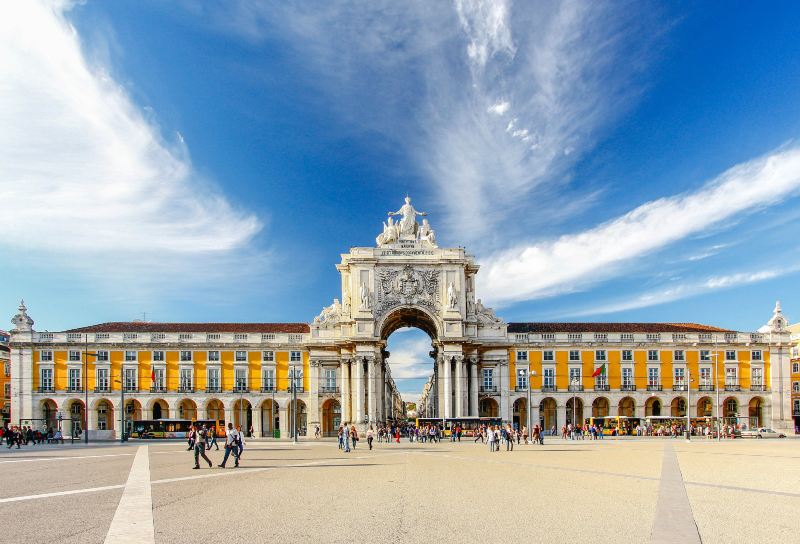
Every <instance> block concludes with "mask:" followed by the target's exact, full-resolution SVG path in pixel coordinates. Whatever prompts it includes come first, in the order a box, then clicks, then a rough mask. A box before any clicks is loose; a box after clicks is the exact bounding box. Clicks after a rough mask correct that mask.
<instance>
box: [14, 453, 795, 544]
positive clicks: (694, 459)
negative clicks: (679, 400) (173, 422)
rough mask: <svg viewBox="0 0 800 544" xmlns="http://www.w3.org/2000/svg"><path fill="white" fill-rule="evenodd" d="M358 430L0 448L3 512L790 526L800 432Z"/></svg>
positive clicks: (545, 529) (300, 538)
mask: <svg viewBox="0 0 800 544" xmlns="http://www.w3.org/2000/svg"><path fill="white" fill-rule="evenodd" d="M365 446H366V445H365V444H362V443H359V445H358V448H356V449H355V450H354V451H353V452H351V453H349V454H345V453H343V452H341V451H339V450H338V448H337V447H336V443H335V442H330V441H319V442H314V441H301V442H300V443H299V444H297V445H292V444H289V443H283V442H272V441H251V442H249V443H248V444H247V446H246V450H245V453H244V456H243V458H242V467H241V468H238V469H234V468H230V467H232V465H233V463H232V462H230V461H229V465H228V466H229V468H227V469H221V468H216V467H215V468H213V469H209V468H207V465H204V466H203V468H202V469H201V470H193V469H192V466H193V459H192V454H191V453H190V452H188V451H186V449H185V443H183V442H163V441H162V442H157V441H152V442H136V441H133V442H131V443H128V444H126V445H122V446H121V445H116V444H97V445H89V446H83V445H81V446H77V445H76V446H69V445H66V446H44V447H41V446H37V447H30V446H29V447H27V448H24V449H22V450H16V449H15V450H7V449H5V448H3V449H2V450H0V481H2V486H0V519H2V520H3V527H4V533H5V534H8V535H18V536H19V537H20V538H23V539H24V540H26V541H27V542H65V543H66V542H75V543H78V542H80V543H90V542H109V543H115V542H137V543H139V542H147V541H150V542H152V541H155V542H158V543H168V542H169V543H171V542H187V543H188V542H197V541H198V540H203V541H205V542H219V541H222V540H227V541H232V542H237V543H238V542H265V541H271V542H347V543H350V542H354V541H355V542H381V543H387V542H439V541H442V542H464V541H466V542H473V541H485V540H500V541H503V542H569V543H573V544H574V543H576V542H615V543H619V542H648V541H649V542H676V543H677V542H681V543H685V542H704V543H728V542H776V541H783V542H798V541H800V534H798V532H797V529H796V521H795V519H796V515H797V512H798V511H800V441H797V440H791V439H786V440H749V441H748V440H735V441H727V442H722V443H717V442H714V441H706V440H693V441H692V442H688V443H687V442H686V441H684V440H682V439H669V438H661V439H623V440H608V439H607V440H603V441H597V442H593V441H563V440H560V439H550V440H546V444H545V446H525V445H521V446H515V448H514V451H513V452H506V451H505V449H503V450H502V451H499V452H495V453H492V452H489V451H488V449H487V448H486V446H483V445H481V444H474V443H472V441H471V440H469V441H466V442H462V443H455V444H454V443H451V442H443V443H441V444H432V445H431V444H409V443H408V442H405V441H404V442H403V443H401V444H389V445H387V444H377V443H376V444H375V449H374V450H373V451H369V450H368V449H367V448H366V447H365ZM209 454H210V457H211V459H212V461H214V464H215V465H216V464H217V463H219V462H220V461H221V460H222V450H220V451H215V450H214V451H211V452H209Z"/></svg>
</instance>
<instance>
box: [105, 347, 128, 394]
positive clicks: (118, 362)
mask: <svg viewBox="0 0 800 544" xmlns="http://www.w3.org/2000/svg"><path fill="white" fill-rule="evenodd" d="M108 359H109V361H111V370H110V371H109V373H110V374H111V376H110V378H109V380H110V381H111V389H112V390H114V391H119V389H120V387H122V384H120V383H117V380H120V381H122V361H123V360H124V359H125V352H124V351H110V352H109V353H108Z"/></svg>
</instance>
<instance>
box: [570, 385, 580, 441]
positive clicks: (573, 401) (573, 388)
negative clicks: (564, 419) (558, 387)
mask: <svg viewBox="0 0 800 544" xmlns="http://www.w3.org/2000/svg"><path fill="white" fill-rule="evenodd" d="M570 383H571V384H572V428H573V429H574V428H575V426H576V425H577V421H575V419H576V418H577V417H578V416H577V409H576V406H575V391H576V390H577V388H578V384H579V383H581V381H580V379H579V378H577V377H576V378H572V379H571V380H570Z"/></svg>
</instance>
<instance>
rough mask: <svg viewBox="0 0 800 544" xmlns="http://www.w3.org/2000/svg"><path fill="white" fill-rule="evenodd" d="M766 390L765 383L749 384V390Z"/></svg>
mask: <svg viewBox="0 0 800 544" xmlns="http://www.w3.org/2000/svg"><path fill="white" fill-rule="evenodd" d="M766 390H767V386H766V385H751V386H750V391H766Z"/></svg>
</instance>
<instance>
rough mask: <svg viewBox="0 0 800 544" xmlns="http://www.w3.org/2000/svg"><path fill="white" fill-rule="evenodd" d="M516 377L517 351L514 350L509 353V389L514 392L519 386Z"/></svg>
mask: <svg viewBox="0 0 800 544" xmlns="http://www.w3.org/2000/svg"><path fill="white" fill-rule="evenodd" d="M520 351H522V350H520ZM516 377H517V350H515V349H512V350H511V351H510V352H509V353H508V387H509V390H510V391H513V390H514V388H515V387H516V386H517V381H516Z"/></svg>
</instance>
